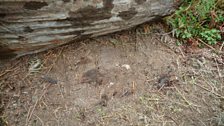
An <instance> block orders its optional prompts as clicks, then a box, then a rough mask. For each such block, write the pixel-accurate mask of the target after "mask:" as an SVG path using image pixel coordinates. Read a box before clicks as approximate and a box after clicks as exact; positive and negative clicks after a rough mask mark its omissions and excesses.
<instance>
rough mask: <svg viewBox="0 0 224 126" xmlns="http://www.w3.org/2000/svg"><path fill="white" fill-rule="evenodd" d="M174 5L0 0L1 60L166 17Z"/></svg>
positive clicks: (142, 0)
mask: <svg viewBox="0 0 224 126" xmlns="http://www.w3.org/2000/svg"><path fill="white" fill-rule="evenodd" d="M176 5H178V2H177V1H175V0H0V60H3V59H12V58H16V57H19V56H22V55H25V54H31V53H37V52H41V51H44V50H47V49H50V48H54V47H57V46H59V45H63V44H66V43H68V42H71V41H72V40H74V41H76V40H77V41H78V40H80V39H83V38H89V37H95V36H100V35H105V34H108V33H113V32H116V31H120V30H124V29H127V28H130V27H133V26H136V25H139V24H141V23H144V22H147V21H151V20H153V19H155V18H160V17H163V16H166V15H169V14H171V13H172V12H173V11H174V10H175V7H176ZM74 41H73V42H74Z"/></svg>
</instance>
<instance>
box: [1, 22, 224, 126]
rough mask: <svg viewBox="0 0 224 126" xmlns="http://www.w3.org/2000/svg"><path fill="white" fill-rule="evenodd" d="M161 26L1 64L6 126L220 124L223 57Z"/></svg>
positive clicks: (222, 120)
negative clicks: (188, 44) (185, 44)
mask: <svg viewBox="0 0 224 126" xmlns="http://www.w3.org/2000/svg"><path fill="white" fill-rule="evenodd" d="M161 27H162V26H161V25H153V26H149V25H147V24H146V25H143V26H141V27H139V28H137V29H135V30H132V31H129V32H121V33H116V34H115V35H111V36H105V37H100V38H97V39H91V40H87V41H84V42H81V43H79V44H71V45H67V46H64V47H60V48H57V49H55V50H50V51H48V52H45V53H41V54H37V55H30V56H25V57H22V58H20V59H17V60H15V61H13V62H12V63H9V64H7V65H6V67H5V68H2V70H1V71H0V87H1V105H2V106H1V108H2V109H1V110H3V108H4V111H2V113H1V114H2V119H1V122H2V125H3V123H5V124H8V125H10V126H25V125H30V126H160V125H161V126H162V125H164V126H174V125H177V126H189V125H196V126H205V125H214V126H215V125H220V126H222V125H224V118H223V117H224V114H223V113H222V111H223V109H224V93H223V91H222V88H223V84H224V81H223V77H224V56H223V55H222V54H220V55H217V54H215V53H212V50H211V49H207V48H204V49H193V48H186V47H182V46H179V47H177V46H176V45H175V43H176V42H175V40H174V39H172V38H170V37H169V36H168V35H159V34H163V31H162V30H161Z"/></svg>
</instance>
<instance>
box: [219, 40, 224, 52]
mask: <svg viewBox="0 0 224 126" xmlns="http://www.w3.org/2000/svg"><path fill="white" fill-rule="evenodd" d="M223 47H224V42H222V45H221V47H220V48H219V52H222V49H223Z"/></svg>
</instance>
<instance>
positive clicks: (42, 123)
mask: <svg viewBox="0 0 224 126" xmlns="http://www.w3.org/2000/svg"><path fill="white" fill-rule="evenodd" d="M33 115H34V116H36V117H37V118H38V119H39V121H40V122H41V125H42V126H44V122H43V120H42V119H41V118H40V117H39V116H37V115H36V114H33Z"/></svg>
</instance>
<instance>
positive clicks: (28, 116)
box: [26, 84, 51, 126]
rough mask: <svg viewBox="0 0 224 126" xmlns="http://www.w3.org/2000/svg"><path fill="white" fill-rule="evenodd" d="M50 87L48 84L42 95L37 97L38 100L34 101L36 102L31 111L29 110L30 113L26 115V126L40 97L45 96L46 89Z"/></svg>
mask: <svg viewBox="0 0 224 126" xmlns="http://www.w3.org/2000/svg"><path fill="white" fill-rule="evenodd" d="M50 86H51V84H48V86H47V87H46V88H45V89H43V90H44V91H43V93H42V94H41V96H40V97H39V99H37V100H36V102H35V104H34V106H33V108H32V110H31V111H30V110H29V111H30V112H28V115H27V120H26V126H28V123H29V121H30V119H31V117H32V115H33V112H34V110H35V108H36V106H37V104H38V102H39V101H40V100H41V99H42V97H43V96H44V95H45V94H46V92H47V89H48V87H50Z"/></svg>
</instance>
